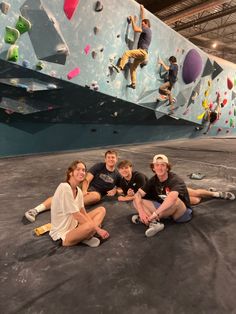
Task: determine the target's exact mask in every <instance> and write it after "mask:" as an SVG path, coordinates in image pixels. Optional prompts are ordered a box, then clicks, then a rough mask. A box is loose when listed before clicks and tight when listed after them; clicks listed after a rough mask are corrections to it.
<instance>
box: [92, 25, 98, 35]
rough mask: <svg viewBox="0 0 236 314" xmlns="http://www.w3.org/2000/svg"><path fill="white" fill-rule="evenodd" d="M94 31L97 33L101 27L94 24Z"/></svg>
mask: <svg viewBox="0 0 236 314" xmlns="http://www.w3.org/2000/svg"><path fill="white" fill-rule="evenodd" d="M93 32H94V34H95V35H97V33H98V32H99V28H98V27H97V26H94V28H93Z"/></svg>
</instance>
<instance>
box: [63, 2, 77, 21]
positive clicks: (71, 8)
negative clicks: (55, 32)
mask: <svg viewBox="0 0 236 314" xmlns="http://www.w3.org/2000/svg"><path fill="white" fill-rule="evenodd" d="M78 4H79V0H64V12H65V15H66V16H67V18H68V20H70V19H71V18H72V16H73V14H74V13H75V10H76V9H77V6H78Z"/></svg>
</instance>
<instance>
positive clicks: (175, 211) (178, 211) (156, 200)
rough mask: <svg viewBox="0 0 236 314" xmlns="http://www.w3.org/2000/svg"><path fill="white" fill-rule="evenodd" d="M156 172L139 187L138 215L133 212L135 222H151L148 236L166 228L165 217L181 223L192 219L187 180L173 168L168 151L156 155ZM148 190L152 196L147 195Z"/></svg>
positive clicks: (154, 159) (137, 199)
mask: <svg viewBox="0 0 236 314" xmlns="http://www.w3.org/2000/svg"><path fill="white" fill-rule="evenodd" d="M151 167H152V169H153V171H154V172H155V175H154V176H153V177H152V178H151V179H149V180H148V181H147V183H146V184H145V185H144V186H143V187H142V188H140V189H139V190H138V192H137V193H136V194H135V197H134V202H133V203H134V207H135V209H136V210H137V212H138V215H133V216H132V222H133V223H135V224H137V223H139V222H140V221H141V222H142V223H143V224H145V225H146V226H148V229H147V230H146V232H145V235H146V236H147V237H152V236H154V235H155V234H156V233H157V232H159V231H161V230H163V228H164V224H162V223H160V220H161V219H162V218H167V217H171V218H173V220H174V221H175V222H177V223H180V222H188V221H190V220H191V219H192V209H191V207H190V200H189V195H188V190H187V187H186V184H185V182H184V181H183V180H182V179H181V178H180V177H179V176H178V175H177V174H175V173H173V172H171V171H170V170H171V165H170V164H169V160H168V158H167V157H166V156H165V155H162V154H158V155H155V156H154V157H153V162H152V164H151ZM146 194H148V196H149V198H150V199H149V200H147V199H144V197H145V195H146Z"/></svg>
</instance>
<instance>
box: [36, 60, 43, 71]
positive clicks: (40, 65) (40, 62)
mask: <svg viewBox="0 0 236 314" xmlns="http://www.w3.org/2000/svg"><path fill="white" fill-rule="evenodd" d="M44 66H45V65H44V63H43V62H42V61H39V62H38V63H37V64H36V69H37V70H39V71H41V70H42V69H43V68H44Z"/></svg>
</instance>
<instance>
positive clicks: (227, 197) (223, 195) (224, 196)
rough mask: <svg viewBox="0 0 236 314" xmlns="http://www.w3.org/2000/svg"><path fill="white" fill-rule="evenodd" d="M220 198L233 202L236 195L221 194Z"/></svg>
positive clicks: (229, 193)
mask: <svg viewBox="0 0 236 314" xmlns="http://www.w3.org/2000/svg"><path fill="white" fill-rule="evenodd" d="M220 198H223V199H225V200H231V201H233V200H234V199H235V195H234V194H233V193H231V192H220Z"/></svg>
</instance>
